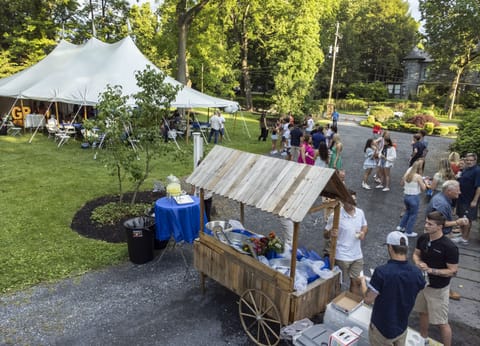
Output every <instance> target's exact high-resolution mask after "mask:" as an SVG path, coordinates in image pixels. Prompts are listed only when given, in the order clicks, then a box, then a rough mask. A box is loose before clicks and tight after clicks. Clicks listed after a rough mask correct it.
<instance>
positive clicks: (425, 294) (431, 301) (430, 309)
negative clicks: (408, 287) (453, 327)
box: [413, 285, 450, 325]
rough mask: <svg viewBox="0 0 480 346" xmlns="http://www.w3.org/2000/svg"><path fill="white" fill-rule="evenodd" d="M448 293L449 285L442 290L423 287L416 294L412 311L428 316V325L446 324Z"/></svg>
mask: <svg viewBox="0 0 480 346" xmlns="http://www.w3.org/2000/svg"><path fill="white" fill-rule="evenodd" d="M449 293H450V285H448V286H446V287H443V288H432V287H425V288H424V289H423V290H422V291H420V292H419V293H418V295H417V300H416V301H415V306H414V307H413V309H414V310H415V311H416V312H423V313H426V314H428V322H429V323H430V324H434V325H438V324H447V323H448V303H449Z"/></svg>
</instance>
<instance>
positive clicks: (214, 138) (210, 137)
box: [208, 129, 220, 144]
mask: <svg viewBox="0 0 480 346" xmlns="http://www.w3.org/2000/svg"><path fill="white" fill-rule="evenodd" d="M219 133H220V131H219V130H214V129H211V130H210V136H208V143H210V142H211V141H212V136H213V143H215V144H217V141H218V135H219Z"/></svg>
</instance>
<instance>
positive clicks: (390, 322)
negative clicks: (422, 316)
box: [364, 231, 426, 345]
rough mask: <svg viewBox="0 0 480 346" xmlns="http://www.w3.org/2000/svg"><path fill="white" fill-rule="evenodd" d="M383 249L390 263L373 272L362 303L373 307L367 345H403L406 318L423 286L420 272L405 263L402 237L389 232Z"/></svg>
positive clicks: (397, 233)
mask: <svg viewBox="0 0 480 346" xmlns="http://www.w3.org/2000/svg"><path fill="white" fill-rule="evenodd" d="M385 245H387V251H388V254H389V256H390V259H389V260H388V262H387V263H386V264H384V265H381V266H379V267H377V268H376V269H375V272H374V273H373V275H372V278H371V280H370V282H369V283H368V285H367V289H366V294H365V299H364V301H365V303H366V304H373V303H375V304H374V305H373V310H372V318H371V320H370V328H369V331H368V337H369V340H370V344H371V345H405V342H406V339H407V327H408V316H409V315H410V312H411V311H412V309H413V306H414V304H415V299H416V297H417V294H418V292H420V291H421V290H422V289H423V288H424V287H425V284H426V282H425V279H424V276H423V273H422V271H421V270H420V269H418V268H417V267H416V266H414V265H412V264H410V263H408V261H407V252H408V238H407V236H406V235H405V234H403V233H402V232H399V231H394V232H390V233H389V234H388V235H387V241H386V243H385Z"/></svg>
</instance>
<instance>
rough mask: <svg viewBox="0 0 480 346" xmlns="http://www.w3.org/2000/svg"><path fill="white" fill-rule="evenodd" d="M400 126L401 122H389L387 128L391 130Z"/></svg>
mask: <svg viewBox="0 0 480 346" xmlns="http://www.w3.org/2000/svg"><path fill="white" fill-rule="evenodd" d="M399 127H400V124H399V123H389V124H387V129H389V130H397V129H398V128H399Z"/></svg>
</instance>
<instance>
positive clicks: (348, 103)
mask: <svg viewBox="0 0 480 346" xmlns="http://www.w3.org/2000/svg"><path fill="white" fill-rule="evenodd" d="M336 105H337V108H339V109H344V110H349V111H365V110H366V109H367V108H368V103H367V101H365V100H360V99H343V100H337V101H336Z"/></svg>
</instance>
